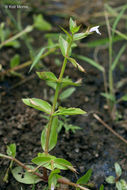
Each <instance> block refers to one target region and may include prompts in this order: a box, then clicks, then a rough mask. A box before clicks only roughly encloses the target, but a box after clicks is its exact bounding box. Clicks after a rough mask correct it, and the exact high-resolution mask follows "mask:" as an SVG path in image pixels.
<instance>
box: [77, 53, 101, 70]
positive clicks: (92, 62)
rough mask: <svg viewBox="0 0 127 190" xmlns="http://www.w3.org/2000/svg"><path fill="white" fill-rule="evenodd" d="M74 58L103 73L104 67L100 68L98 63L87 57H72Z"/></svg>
mask: <svg viewBox="0 0 127 190" xmlns="http://www.w3.org/2000/svg"><path fill="white" fill-rule="evenodd" d="M74 56H75V57H76V58H78V59H80V60H83V61H86V62H87V63H89V64H90V65H92V66H94V67H96V68H97V69H98V70H100V71H101V72H104V67H103V66H101V65H100V64H99V63H97V62H95V61H94V60H93V59H90V58H88V57H85V56H83V55H74Z"/></svg>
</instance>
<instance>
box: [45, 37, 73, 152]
mask: <svg viewBox="0 0 127 190" xmlns="http://www.w3.org/2000/svg"><path fill="white" fill-rule="evenodd" d="M72 41H73V36H72V39H71V41H70V43H69V45H68V48H67V54H66V57H65V58H64V61H63V65H62V69H61V72H60V75H59V79H58V83H57V86H56V91H55V96H54V101H53V106H52V112H51V115H50V118H49V122H48V127H47V130H46V144H45V154H48V149H49V148H48V146H49V139H50V132H51V126H52V121H53V118H54V116H53V114H54V112H55V109H56V104H57V100H58V95H59V91H60V87H61V81H62V78H63V74H64V71H65V68H66V64H67V57H68V56H69V51H70V48H71V44H72Z"/></svg>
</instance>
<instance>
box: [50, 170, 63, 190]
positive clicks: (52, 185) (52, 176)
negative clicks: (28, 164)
mask: <svg viewBox="0 0 127 190" xmlns="http://www.w3.org/2000/svg"><path fill="white" fill-rule="evenodd" d="M58 173H60V170H58V169H56V170H53V171H52V172H51V173H50V175H49V178H48V185H49V189H51V190H52V189H55V187H56V185H57V180H58V179H59V178H61V176H60V175H58Z"/></svg>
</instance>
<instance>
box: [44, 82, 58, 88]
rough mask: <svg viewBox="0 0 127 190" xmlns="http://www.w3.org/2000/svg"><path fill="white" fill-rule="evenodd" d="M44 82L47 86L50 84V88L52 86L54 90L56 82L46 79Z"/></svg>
mask: <svg viewBox="0 0 127 190" xmlns="http://www.w3.org/2000/svg"><path fill="white" fill-rule="evenodd" d="M46 84H47V85H48V86H50V87H51V88H53V89H54V90H56V85H57V84H56V83H55V82H51V81H46Z"/></svg>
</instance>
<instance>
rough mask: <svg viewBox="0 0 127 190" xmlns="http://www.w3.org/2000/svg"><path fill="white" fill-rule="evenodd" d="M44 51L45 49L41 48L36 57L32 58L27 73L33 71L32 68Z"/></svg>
mask: <svg viewBox="0 0 127 190" xmlns="http://www.w3.org/2000/svg"><path fill="white" fill-rule="evenodd" d="M45 49H46V48H45V47H43V48H42V49H41V50H40V51H39V53H38V54H37V56H36V57H35V58H34V60H33V63H32V65H31V67H30V70H29V72H31V70H32V69H33V67H35V65H36V64H37V63H38V62H39V60H40V57H41V55H42V54H43V52H44V51H45Z"/></svg>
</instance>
